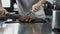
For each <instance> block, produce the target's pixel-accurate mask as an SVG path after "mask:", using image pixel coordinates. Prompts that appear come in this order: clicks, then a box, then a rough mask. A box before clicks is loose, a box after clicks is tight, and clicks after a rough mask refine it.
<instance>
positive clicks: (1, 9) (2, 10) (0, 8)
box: [0, 0, 8, 15]
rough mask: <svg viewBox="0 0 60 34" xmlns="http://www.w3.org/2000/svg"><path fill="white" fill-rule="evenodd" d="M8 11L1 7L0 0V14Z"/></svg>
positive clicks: (0, 1)
mask: <svg viewBox="0 0 60 34" xmlns="http://www.w3.org/2000/svg"><path fill="white" fill-rule="evenodd" d="M7 13H8V11H7V10H6V9H4V8H3V7H2V0H0V15H1V14H2V15H3V14H4V15H5V14H7Z"/></svg>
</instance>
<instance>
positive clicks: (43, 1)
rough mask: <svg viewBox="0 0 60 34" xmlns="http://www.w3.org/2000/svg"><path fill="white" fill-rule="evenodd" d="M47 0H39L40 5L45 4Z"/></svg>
mask: <svg viewBox="0 0 60 34" xmlns="http://www.w3.org/2000/svg"><path fill="white" fill-rule="evenodd" d="M45 2H46V0H39V2H38V3H39V4H40V5H42V4H44V3H45Z"/></svg>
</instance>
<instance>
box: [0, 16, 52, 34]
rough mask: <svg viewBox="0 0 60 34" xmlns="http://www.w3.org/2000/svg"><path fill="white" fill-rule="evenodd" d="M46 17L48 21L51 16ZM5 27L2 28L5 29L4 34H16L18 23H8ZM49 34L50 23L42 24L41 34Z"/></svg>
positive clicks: (50, 29)
mask: <svg viewBox="0 0 60 34" xmlns="http://www.w3.org/2000/svg"><path fill="white" fill-rule="evenodd" d="M47 17H49V18H50V19H51V18H52V17H51V16H47ZM5 25H7V27H6V26H4V27H5V30H4V34H18V28H19V23H10V24H9V23H8V24H5ZM0 31H1V30H0ZM51 32H52V28H51V22H50V23H44V24H43V27H42V33H43V34H51Z"/></svg>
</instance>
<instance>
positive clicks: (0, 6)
mask: <svg viewBox="0 0 60 34" xmlns="http://www.w3.org/2000/svg"><path fill="white" fill-rule="evenodd" d="M0 8H2V2H1V0H0Z"/></svg>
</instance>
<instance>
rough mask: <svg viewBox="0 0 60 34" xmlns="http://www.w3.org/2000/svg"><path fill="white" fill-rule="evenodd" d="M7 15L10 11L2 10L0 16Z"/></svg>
mask: <svg viewBox="0 0 60 34" xmlns="http://www.w3.org/2000/svg"><path fill="white" fill-rule="evenodd" d="M7 13H8V11H7V10H6V9H0V14H2V15H5V14H7Z"/></svg>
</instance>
